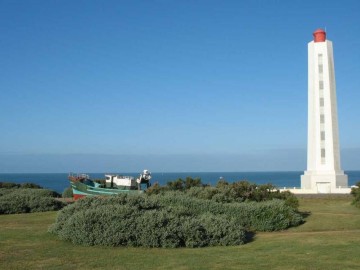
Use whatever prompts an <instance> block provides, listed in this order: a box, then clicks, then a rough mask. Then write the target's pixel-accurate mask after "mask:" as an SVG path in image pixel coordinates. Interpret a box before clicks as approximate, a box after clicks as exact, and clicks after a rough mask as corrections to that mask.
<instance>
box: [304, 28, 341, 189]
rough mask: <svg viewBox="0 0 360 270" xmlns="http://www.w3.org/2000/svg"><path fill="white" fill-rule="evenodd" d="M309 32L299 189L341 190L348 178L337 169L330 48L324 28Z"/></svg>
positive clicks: (332, 59)
mask: <svg viewBox="0 0 360 270" xmlns="http://www.w3.org/2000/svg"><path fill="white" fill-rule="evenodd" d="M313 35H314V40H313V41H311V42H309V44H308V149H307V170H306V171H305V172H304V175H302V176H301V189H303V190H308V191H309V192H313V193H342V192H341V190H343V191H344V189H342V188H346V187H347V186H348V177H347V175H345V174H344V172H343V171H342V170H341V168H340V151H339V130H338V120H337V105H336V87H335V71H334V56H333V47H332V42H331V41H329V40H327V39H326V32H325V31H324V30H322V29H318V30H316V31H315V32H314V33H313Z"/></svg>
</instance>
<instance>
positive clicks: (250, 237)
mask: <svg viewBox="0 0 360 270" xmlns="http://www.w3.org/2000/svg"><path fill="white" fill-rule="evenodd" d="M255 235H256V233H255V232H248V231H247V232H246V233H245V244H248V243H251V242H253V241H254V238H255Z"/></svg>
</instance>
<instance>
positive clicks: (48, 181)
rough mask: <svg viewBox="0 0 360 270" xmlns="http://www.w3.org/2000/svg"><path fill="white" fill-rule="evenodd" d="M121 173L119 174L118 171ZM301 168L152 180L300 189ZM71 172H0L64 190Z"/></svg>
mask: <svg viewBox="0 0 360 270" xmlns="http://www.w3.org/2000/svg"><path fill="white" fill-rule="evenodd" d="M345 173H346V174H347V175H348V177H349V182H348V183H349V186H352V185H355V184H356V183H357V182H359V181H360V171H346V172H345ZM119 174H120V173H119ZM301 174H303V172H302V171H291V172H179V173H176V172H167V173H162V172H154V173H152V174H151V175H152V179H151V183H152V184H154V183H156V182H157V183H159V184H160V185H165V184H166V183H167V182H169V181H174V180H177V179H179V178H182V179H185V178H186V177H192V178H196V177H199V178H201V181H202V183H203V184H209V185H212V186H214V185H216V183H217V182H218V181H219V180H220V179H224V180H226V181H228V182H230V183H231V182H235V181H240V180H247V181H249V182H251V183H255V184H268V183H271V184H273V185H275V186H276V187H278V188H284V187H286V188H299V187H300V175H301ZM104 175H105V173H90V174H89V176H90V178H91V179H101V178H104ZM120 175H129V176H134V177H138V176H139V173H122V174H120ZM67 177H68V173H0V182H13V183H29V182H30V183H35V184H38V185H40V186H42V187H44V188H47V189H51V190H54V191H56V192H59V193H62V192H63V191H64V189H66V188H67V187H69V186H70V184H69V181H68V179H67Z"/></svg>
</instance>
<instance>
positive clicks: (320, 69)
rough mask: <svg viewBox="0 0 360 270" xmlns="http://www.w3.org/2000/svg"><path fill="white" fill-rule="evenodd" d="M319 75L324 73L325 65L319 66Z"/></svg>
mask: <svg viewBox="0 0 360 270" xmlns="http://www.w3.org/2000/svg"><path fill="white" fill-rule="evenodd" d="M319 73H320V74H322V73H323V65H322V64H319Z"/></svg>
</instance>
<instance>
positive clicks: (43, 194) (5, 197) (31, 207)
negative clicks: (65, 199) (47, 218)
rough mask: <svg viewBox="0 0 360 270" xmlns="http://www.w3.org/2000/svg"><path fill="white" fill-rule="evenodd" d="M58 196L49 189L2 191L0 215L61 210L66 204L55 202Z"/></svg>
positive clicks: (0, 194) (0, 192) (5, 189)
mask: <svg viewBox="0 0 360 270" xmlns="http://www.w3.org/2000/svg"><path fill="white" fill-rule="evenodd" d="M55 197H58V194H57V193H56V192H54V191H51V190H48V189H38V188H35V189H33V188H2V189H0V214H18V213H32V212H44V211H53V210H59V209H61V208H62V207H63V206H64V204H63V203H61V202H60V201H57V200H55Z"/></svg>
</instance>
